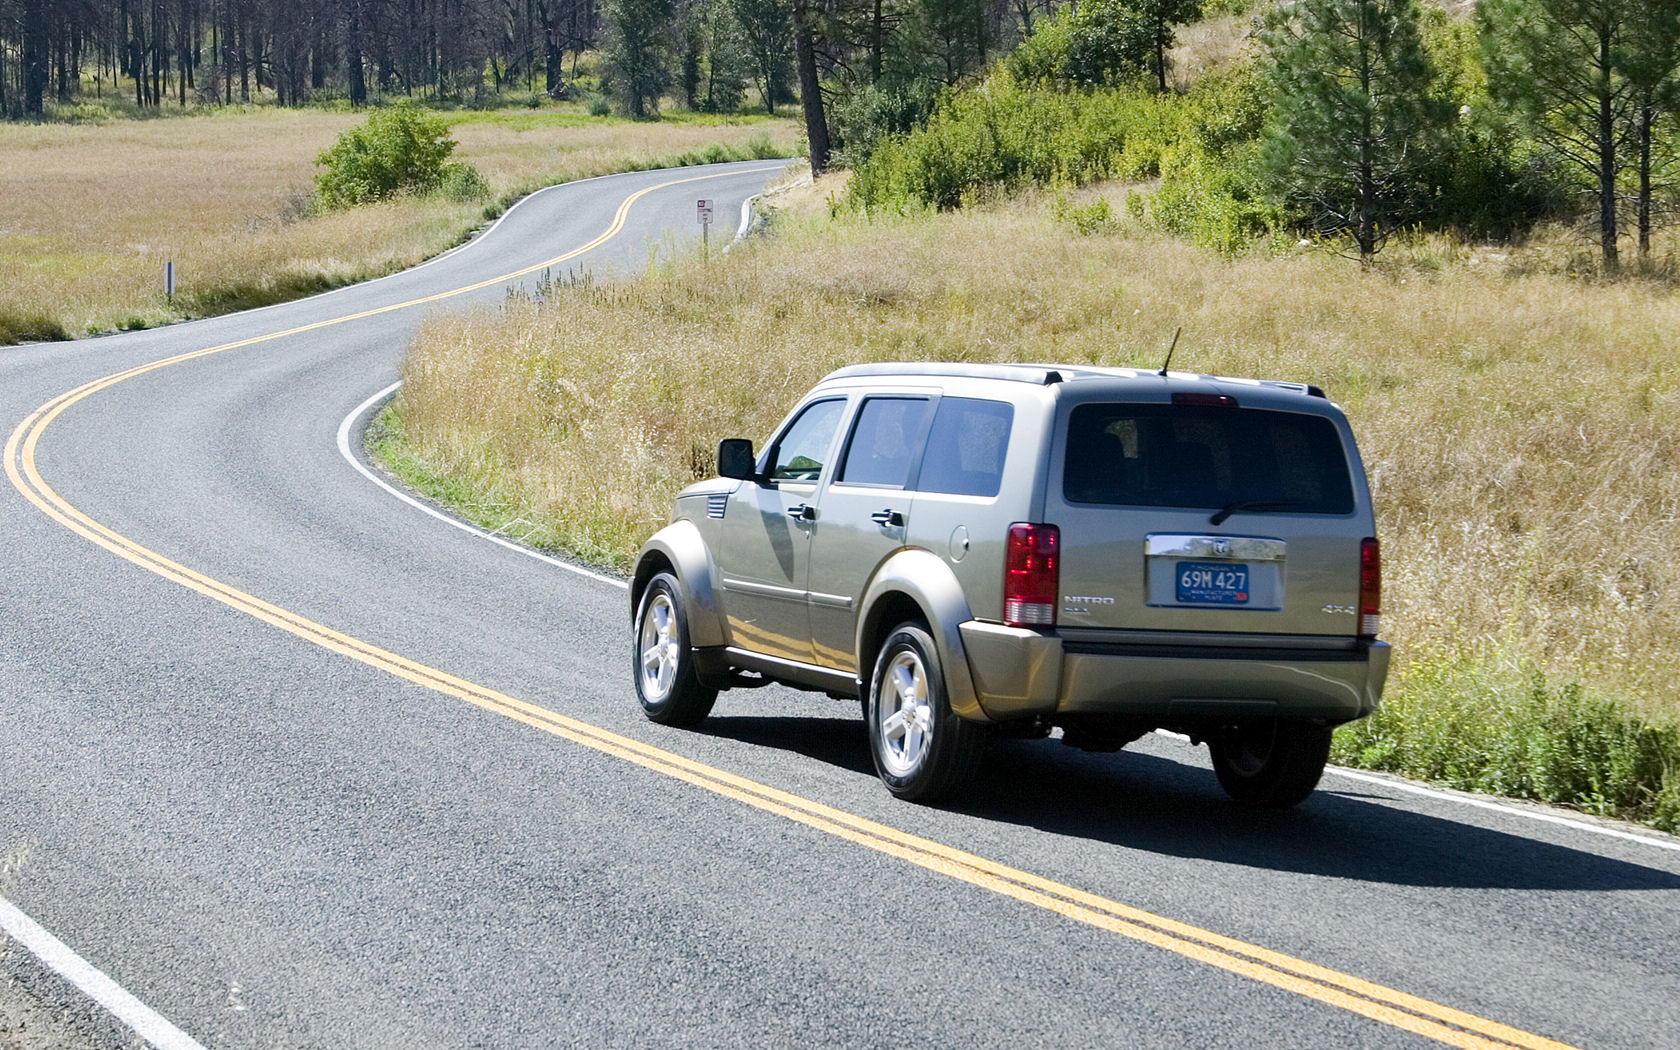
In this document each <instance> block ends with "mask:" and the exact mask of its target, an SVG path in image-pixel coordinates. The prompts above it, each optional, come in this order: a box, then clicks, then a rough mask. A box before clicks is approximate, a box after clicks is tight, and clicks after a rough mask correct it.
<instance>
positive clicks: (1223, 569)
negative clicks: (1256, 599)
mask: <svg viewBox="0 0 1680 1050" xmlns="http://www.w3.org/2000/svg"><path fill="white" fill-rule="evenodd" d="M1178 600H1179V601H1180V602H1182V603H1185V604H1190V605H1247V604H1248V566H1246V565H1232V564H1231V563H1229V562H1210V561H1181V562H1179V563H1178Z"/></svg>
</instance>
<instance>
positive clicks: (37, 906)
mask: <svg viewBox="0 0 1680 1050" xmlns="http://www.w3.org/2000/svg"><path fill="white" fill-rule="evenodd" d="M768 177H769V169H768V168H767V166H766V165H764V164H740V165H724V166H718V167H714V168H706V169H688V170H685V171H681V172H649V173H641V174H635V175H626V176H619V177H613V178H609V179H599V180H594V181H591V182H586V183H575V184H571V185H568V186H562V187H556V188H554V189H550V190H546V191H544V192H542V193H540V194H537V195H536V196H534V197H532V198H530V199H528V200H527V201H526V202H524V203H522V204H521V205H519V206H518V207H517V208H515V209H513V210H512V211H510V212H509V214H508V216H507V217H506V218H505V220H504V221H503V222H502V223H501V224H499V225H498V226H496V227H495V228H494V229H492V230H491V231H489V232H487V233H486V234H484V235H482V236H481V237H479V238H478V239H476V240H474V241H472V242H470V243H469V244H468V245H466V246H465V247H463V248H461V249H458V250H457V251H455V252H452V253H450V254H449V255H447V256H444V257H441V258H440V259H438V260H435V261H433V262H432V263H429V264H427V265H424V266H422V267H419V268H417V269H415V270H412V271H409V272H407V273H404V274H400V275H397V276H394V277H391V278H387V279H385V280H382V281H376V282H372V283H370V284H367V285H362V286H359V287H355V288H348V289H344V290H341V291H338V292H334V293H331V294H328V295H323V296H319V297H316V298H313V299H309V300H305V301H302V302H298V303H293V304H289V305H286V306H281V307H274V308H270V309H267V310H262V311H257V312H253V313H250V314H243V315H238V316H234V317H227V318H219V319H214V320H209V321H203V322H196V323H193V324H185V325H179V326H175V327H171V328H166V329H161V330H156V331H151V332H140V333H131V334H125V335H120V336H111V337H107V338H102V339H94V340H88V341H84V342H79V343H71V344H58V345H45V346H31V347H21V348H14V349H5V350H0V420H3V421H4V427H3V428H0V434H7V435H10V438H11V440H10V442H9V444H8V445H7V447H6V452H5V467H6V471H7V475H8V478H9V479H10V480H11V482H12V483H11V484H10V485H6V486H0V523H3V525H4V535H5V551H6V554H5V561H4V571H3V572H0V858H3V857H8V856H9V857H10V858H12V863H10V864H7V865H4V866H0V895H4V897H5V898H7V899H9V900H10V901H11V902H13V903H14V904H15V905H16V906H17V908H19V909H21V910H22V911H23V912H24V913H27V915H28V916H30V917H31V918H32V919H33V920H35V921H36V922H38V923H39V924H40V925H41V926H42V927H45V928H46V929H47V930H48V931H50V932H51V933H52V934H54V935H56V936H57V937H58V938H59V939H60V940H61V941H62V942H64V943H65V944H66V945H68V946H70V948H72V949H74V951H75V952H77V953H79V955H80V956H81V958H82V959H84V960H86V961H87V963H88V964H90V965H91V966H93V967H95V968H97V969H98V970H99V971H102V972H103V973H104V974H106V975H109V977H110V978H111V979H112V980H114V981H115V982H116V983H117V984H118V985H120V986H121V987H122V988H124V989H126V990H127V992H129V993H132V995H133V996H135V997H137V998H138V999H139V1000H140V1001H141V1002H143V1003H144V1004H146V1005H147V1006H149V1007H150V1008H151V1009H153V1010H155V1011H157V1012H158V1013H159V1014H161V1015H162V1016H163V1017H165V1018H167V1019H168V1020H169V1021H170V1022H173V1024H174V1025H175V1026H178V1029H179V1030H180V1031H181V1032H184V1033H186V1034H187V1036H188V1037H190V1039H191V1040H195V1041H196V1042H197V1043H198V1044H200V1045H202V1046H205V1047H221V1046H226V1047H322V1048H335V1047H393V1048H395V1047H405V1048H406V1047H526V1046H573V1045H575V1046H646V1045H657V1046H697V1047H733V1046H752V1047H759V1046H805V1045H810V1044H823V1045H842V1046H858V1047H901V1046H928V1047H944V1046H952V1047H962V1048H965V1050H968V1048H976V1047H994V1046H995V1047H1023V1046H1047V1047H1068V1046H1098V1045H1102V1046H1149V1047H1199V1046H1209V1047H1213V1046H1221V1047H1223V1046H1230V1047H1238V1046H1241V1047H1252V1046H1304V1047H1366V1046H1370V1047H1389V1046H1395V1047H1406V1046H1418V1047H1423V1046H1440V1045H1452V1046H1461V1047H1513V1046H1518V1047H1551V1046H1556V1045H1560V1044H1561V1045H1572V1046H1582V1047H1586V1046H1594V1047H1670V1046H1673V1045H1674V1042H1675V1040H1676V1038H1677V1037H1680V1036H1677V1033H1680V950H1677V948H1676V934H1677V932H1680V849H1677V848H1676V840H1673V839H1668V838H1664V837H1661V836H1656V835H1645V834H1643V833H1638V832H1636V833H1633V834H1631V835H1630V834H1627V833H1621V834H1616V833H1605V832H1604V831H1602V830H1600V829H1599V828H1598V827H1596V826H1594V825H1590V824H1588V823H1587V822H1584V821H1581V820H1578V819H1575V818H1572V817H1568V815H1562V816H1563V817H1564V818H1565V819H1564V820H1562V821H1561V822H1560V821H1559V820H1558V819H1557V816H1556V815H1552V814H1549V813H1546V812H1542V811H1532V810H1519V809H1515V808H1508V807H1503V806H1493V807H1488V806H1485V805H1483V806H1478V805H1474V804H1467V803H1466V802H1465V801H1463V800H1461V799H1457V798H1454V797H1450V796H1447V795H1444V794H1441V793H1418V792H1416V791H1415V790H1412V789H1410V788H1409V787H1408V786H1407V785H1403V784H1400V783H1398V782H1393V781H1388V780H1385V779H1382V778H1370V777H1355V776H1352V775H1347V774H1341V773H1336V772H1332V773H1331V774H1330V775H1328V776H1327V777H1326V780H1325V783H1324V785H1323V789H1322V790H1321V791H1320V792H1319V794H1318V795H1316V796H1315V797H1314V798H1312V799H1311V800H1309V801H1308V802H1307V803H1306V804H1304V805H1303V806H1301V807H1300V808H1299V809H1297V810H1295V811H1293V812H1290V813H1286V814H1278V815H1255V814H1250V813H1244V812H1242V811H1239V810H1237V809H1234V808H1233V807H1231V806H1230V805H1228V804H1227V803H1226V802H1225V801H1224V800H1223V796H1222V795H1221V794H1220V792H1219V790H1218V788H1217V786H1216V785H1215V783H1214V781H1213V778H1212V776H1211V774H1210V773H1209V772H1208V770H1207V768H1206V765H1205V762H1204V760H1203V757H1202V752H1200V751H1199V750H1196V749H1192V748H1190V747H1189V746H1188V745H1186V744H1183V743H1181V742H1178V741H1175V740H1172V739H1167V738H1163V737H1152V738H1149V739H1148V740H1146V741H1144V742H1142V743H1140V744H1139V745H1137V746H1135V747H1134V748H1133V749H1131V750H1128V751H1127V752H1124V753H1122V754H1120V755H1115V756H1090V755H1084V754H1081V753H1079V752H1075V751H1072V750H1070V749H1067V748H1063V747H1061V746H1059V745H1057V744H1056V743H1054V742H1051V741H1047V742H1037V743H1030V744H1029V743H1013V744H1006V745H1000V746H999V747H998V748H997V749H996V750H995V751H994V752H993V753H992V754H991V755H990V756H989V757H988V760H987V764H986V766H985V768H984V769H983V771H982V776H981V779H980V782H979V784H978V785H977V786H976V788H975V790H974V791H973V792H972V794H971V795H970V796H968V797H967V798H966V799H965V800H964V801H963V802H961V803H960V804H958V805H955V806H953V807H950V808H944V809H935V808H924V807H917V806H912V805H907V804H903V803H897V802H895V801H893V800H892V799H891V798H890V797H889V796H888V795H887V793H886V791H885V790H884V789H882V788H881V787H880V786H879V784H878V783H877V782H876V780H875V778H874V776H873V774H872V771H871V769H870V766H869V759H868V755H867V751H866V745H865V740H864V733H863V727H862V724H861V722H860V721H858V719H857V718H856V712H855V706H856V705H855V704H841V703H836V702H834V701H830V700H826V699H823V698H820V697H813V696H810V695H806V694H796V693H791V692H788V691H784V690H778V689H772V690H763V691H758V692H741V693H731V694H726V695H725V696H724V698H723V699H722V700H721V701H720V703H719V705H718V709H717V713H716V714H715V715H714V716H713V718H712V719H711V720H709V721H708V722H707V723H706V725H705V726H704V727H702V729H701V730H700V731H697V732H696V731H686V732H685V731H679V730H670V729H664V728H661V727H658V726H654V725H652V724H649V723H647V722H646V721H644V720H643V719H642V717H641V715H640V712H639V711H638V709H637V707H636V704H635V701H634V698H633V694H632V692H631V689H630V686H629V681H628V664H629V659H628V653H627V649H628V644H629V641H628V629H627V624H626V620H627V613H626V609H625V599H624V593H623V590H622V588H621V587H620V586H619V585H617V584H616V583H615V582H614V581H612V580H608V579H603V578H598V577H592V576H590V575H587V574H580V573H577V572H575V571H568V570H567V569H565V568H562V567H558V566H556V565H555V564H552V563H550V562H545V561H542V560H539V559H536V558H532V557H530V556H528V555H526V554H524V553H521V552H520V551H518V550H514V549H510V548H508V547H506V546H502V545H497V544H494V543H489V542H485V541H484V540H483V539H480V538H475V537H474V536H472V535H470V534H468V533H467V532H464V531H463V530H461V529H460V528H457V527H455V526H453V525H451V524H449V523H448V522H446V521H444V520H440V518H439V517H437V516H435V515H432V514H426V513H422V512H421V511H420V510H418V509H416V507H415V506H413V505H411V504H410V503H408V502H404V501H403V500H402V499H399V498H398V497H397V496H396V495H394V494H393V493H391V492H389V491H387V490H386V489H384V488H381V487H380V486H378V485H376V484H374V483H372V482H371V481H370V480H369V479H368V477H366V476H364V474H363V473H362V472H361V471H359V470H358V469H357V467H356V466H355V465H354V464H352V463H351V462H348V461H347V460H346V459H345V458H344V457H343V456H341V454H340V452H339V448H338V441H337V435H338V432H339V429H340V426H341V423H343V422H344V421H345V420H346V419H351V420H352V422H351V427H350V430H351V433H352V440H351V442H350V446H351V447H352V448H353V449H354V448H357V447H358V445H359V443H358V442H356V441H355V440H354V435H355V434H356V433H358V432H359V427H360V425H361V424H362V423H363V422H365V413H364V414H362V415H361V416H359V417H357V416H356V409H357V408H358V406H362V405H363V404H364V402H366V400H367V399H368V398H369V397H370V395H372V394H374V393H375V392H376V391H379V390H381V389H382V388H384V387H386V386H387V385H389V384H390V383H391V381H392V380H393V379H394V378H395V374H396V369H397V365H398V362H399V360H400V357H401V353H402V350H403V347H404V346H405V344H406V342H407V340H408V338H409V336H410V335H411V333H412V331H413V329H414V327H415V325H416V324H417V323H418V321H419V320H420V319H421V318H422V317H423V316H424V315H425V314H426V312H427V311H429V310H452V309H459V308H460V305H461V304H462V303H463V302H466V301H486V302H494V301H496V300H498V299H499V298H501V297H502V296H503V295H504V294H505V292H506V290H507V288H508V287H510V286H512V285H515V284H518V283H521V282H530V281H531V280H533V277H534V276H535V274H533V273H527V274H524V275H523V276H513V275H514V274H516V273H517V272H518V271H522V270H526V269H528V268H531V267H536V268H537V270H536V273H538V274H540V271H541V269H542V267H543V265H544V264H548V265H552V266H553V267H554V269H555V272H560V271H562V270H563V269H565V268H566V267H567V266H570V267H574V268H584V267H587V268H589V269H591V270H593V271H595V272H597V273H602V274H604V273H608V272H612V271H617V272H625V271H629V270H633V269H635V268H637V267H638V266H640V265H642V264H643V263H645V262H646V260H647V258H648V257H649V254H650V251H652V250H656V249H658V248H659V246H662V245H665V244H667V238H676V239H682V238H687V237H690V236H692V235H693V234H694V232H695V230H694V200H695V199H696V198H698V197H702V196H704V197H711V198H714V199H716V201H717V202H718V214H719V216H720V217H722V216H732V215H734V214H737V213H738V209H739V207H740V204H741V202H742V200H743V199H744V198H745V197H747V196H748V195H750V194H751V193H753V192H756V190H757V188H758V187H759V186H761V185H762V184H763V182H764V181H765V179H766V178H768ZM666 231H672V232H670V233H667V232H666ZM650 246H651V247H650ZM567 256H570V258H568V259H566V261H564V262H556V261H555V260H557V259H560V258H562V257H567ZM462 289H466V290H462ZM207 350H214V351H215V352H212V353H198V352H200V351H207ZM193 354H196V355H197V356H189V357H187V358H185V359H181V360H174V361H173V363H170V364H167V365H165V366H162V367H154V368H148V367H146V366H149V365H152V364H153V363H155V362H160V361H169V360H172V359H176V358H178V357H180V355H193ZM130 370H135V371H133V374H130V375H127V377H126V378H121V379H120V380H118V381H109V380H107V377H115V376H121V375H123V374H124V373H127V372H129V371H130ZM72 392H74V393H72ZM67 394H69V395H71V396H70V397H68V398H66V397H63V396H62V395H67ZM352 417H355V418H352ZM357 454H358V455H359V452H358V453H357ZM1548 817H1549V818H1550V819H1548ZM13 867H15V869H16V870H15V871H13V872H12V873H11V874H9V875H8V874H6V871H7V870H8V869H9V868H13ZM0 969H3V970H5V971H7V972H9V973H10V974H12V975H14V976H16V977H18V978H19V979H21V980H23V981H24V982H25V983H27V984H29V985H30V986H31V987H32V988H35V989H36V990H37V991H38V992H40V993H41V994H44V995H48V996H51V997H54V998H57V999H59V1000H60V1001H62V1002H64V1003H65V1004H67V1006H68V1008H69V1009H70V1010H71V1012H72V1013H73V1014H74V1015H75V1016H77V1017H78V1018H80V1019H81V1020H82V1023H83V1024H85V1025H86V1026H88V1027H90V1028H91V1029H93V1030H95V1032H96V1033H97V1034H99V1035H100V1037H101V1038H103V1039H105V1040H107V1041H109V1042H111V1043H113V1044H118V1045H122V1044H126V1043H130V1042H132V1040H133V1038H134V1037H133V1035H132V1033H130V1032H128V1031H126V1030H125V1029H123V1028H122V1027H121V1026H120V1025H118V1024H117V1023H116V1022H114V1021H111V1020H110V1019H109V1018H108V1017H107V1015H105V1014H104V1012H103V1010H102V1009H101V1008H100V1007H98V1006H96V1005H94V1004H93V1003H92V1001H90V1000H87V999H85V998H84V997H82V996H81V995H80V993H78V992H75V991H73V990H72V989H71V988H70V986H69V985H68V984H66V983H65V982H64V981H62V980H60V979H59V978H58V977H55V976H53V974H52V973H51V972H50V971H49V970H48V969H47V967H46V966H45V965H43V964H42V963H41V962H39V961H38V960H37V959H36V958H35V957H34V956H32V955H31V954H30V953H29V952H27V951H24V950H22V949H21V948H18V947H16V946H15V945H14V946H12V948H11V949H10V950H3V951H0Z"/></svg>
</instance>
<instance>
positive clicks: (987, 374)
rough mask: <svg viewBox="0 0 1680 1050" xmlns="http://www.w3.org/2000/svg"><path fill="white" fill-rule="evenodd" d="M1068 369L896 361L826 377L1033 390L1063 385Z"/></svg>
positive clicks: (838, 371) (837, 371) (841, 370)
mask: <svg viewBox="0 0 1680 1050" xmlns="http://www.w3.org/2000/svg"><path fill="white" fill-rule="evenodd" d="M1063 371H1065V369H1056V368H1049V367H1046V366H1044V365H987V364H966V363H962V362H947V361H896V362H883V363H879V364H872V365H847V366H846V367H844V368H837V369H835V370H834V371H832V372H830V373H829V374H828V375H826V376H824V377H823V380H824V382H826V381H828V380H830V379H851V378H853V377H856V376H907V375H908V376H956V377H959V378H964V379H1004V380H1009V381H1011V382H1016V383H1031V384H1033V385H1034V386H1049V385H1050V384H1052V383H1060V382H1061V381H1062V372H1063Z"/></svg>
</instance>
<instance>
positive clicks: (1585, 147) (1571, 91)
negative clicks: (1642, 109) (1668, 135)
mask: <svg viewBox="0 0 1680 1050" xmlns="http://www.w3.org/2000/svg"><path fill="white" fill-rule="evenodd" d="M1652 2H1662V0H1483V2H1482V4H1481V5H1480V7H1479V8H1478V11H1477V16H1478V17H1479V18H1480V19H1481V22H1482V58H1483V62H1484V63H1485V64H1486V66H1487V73H1488V91H1489V93H1490V94H1491V95H1492V96H1493V98H1494V100H1495V101H1496V102H1499V103H1500V104H1502V105H1505V106H1508V107H1510V108H1511V109H1512V110H1514V111H1515V112H1516V113H1517V114H1518V115H1519V116H1520V117H1521V118H1522V120H1523V122H1524V124H1526V125H1527V127H1528V129H1529V131H1530V132H1531V133H1532V134H1534V135H1535V137H1536V138H1538V139H1540V140H1541V141H1543V142H1545V143H1546V144H1547V145H1548V146H1550V147H1551V148H1552V149H1553V150H1554V151H1555V152H1556V153H1558V154H1559V155H1560V156H1562V157H1565V158H1567V159H1568V160H1570V161H1572V162H1573V163H1574V164H1576V165H1578V166H1579V167H1580V168H1581V169H1582V170H1584V171H1585V172H1586V173H1587V174H1588V176H1589V177H1590V178H1591V179H1592V180H1593V183H1594V186H1595V188H1596V192H1597V196H1598V234H1599V251H1600V254H1601V255H1602V257H1603V259H1604V268H1605V270H1606V271H1610V272H1614V271H1615V270H1616V268H1617V266H1618V265H1619V259H1620V257H1619V255H1618V252H1617V243H1616V242H1617V235H1618V233H1619V227H1618V223H1617V215H1616V182H1617V178H1618V176H1619V175H1620V174H1621V172H1622V169H1623V167H1624V165H1625V156H1624V150H1623V145H1624V142H1625V140H1626V138H1627V135H1628V131H1629V127H1630V124H1631V119H1632V116H1633V113H1634V110H1635V109H1636V105H1637V91H1636V89H1635V85H1634V83H1633V82H1632V81H1631V80H1629V79H1628V76H1627V73H1628V62H1627V59H1628V54H1627V47H1628V44H1629V42H1630V41H1629V19H1630V17H1631V16H1632V14H1633V12H1634V11H1635V10H1636V9H1637V8H1639V7H1641V6H1642V5H1644V4H1647V3H1652Z"/></svg>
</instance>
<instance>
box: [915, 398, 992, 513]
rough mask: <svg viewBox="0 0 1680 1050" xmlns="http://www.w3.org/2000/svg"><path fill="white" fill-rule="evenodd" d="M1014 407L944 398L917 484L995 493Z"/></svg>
mask: <svg viewBox="0 0 1680 1050" xmlns="http://www.w3.org/2000/svg"><path fill="white" fill-rule="evenodd" d="M1014 422H1015V406H1014V405H1010V404H1007V403H1005V402H1002V401H981V400H979V399H978V398H972V397H944V398H940V399H939V407H938V408H937V409H935V410H934V413H933V428H932V429H931V430H929V431H928V439H927V452H926V453H924V454H923V456H922V470H921V474H920V475H918V476H917V478H916V488H917V489H918V490H919V491H921V492H946V493H950V494H952V495H956V496H996V495H997V494H998V489H999V488H1000V487H1002V485H1003V458H1004V454H1005V453H1006V452H1008V450H1009V430H1010V427H1011V426H1013V425H1014Z"/></svg>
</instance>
